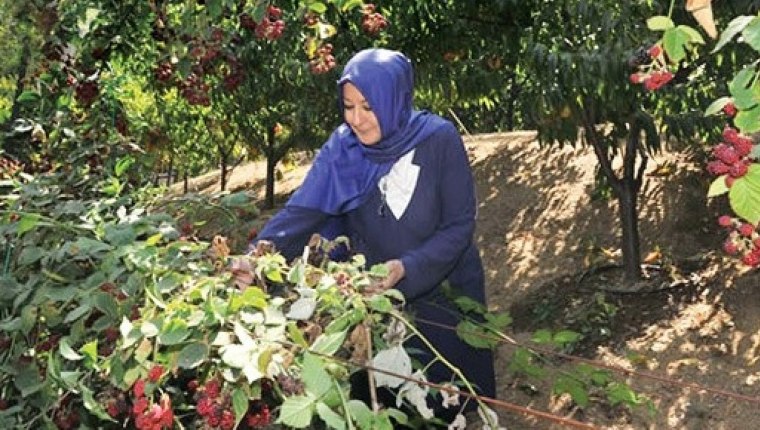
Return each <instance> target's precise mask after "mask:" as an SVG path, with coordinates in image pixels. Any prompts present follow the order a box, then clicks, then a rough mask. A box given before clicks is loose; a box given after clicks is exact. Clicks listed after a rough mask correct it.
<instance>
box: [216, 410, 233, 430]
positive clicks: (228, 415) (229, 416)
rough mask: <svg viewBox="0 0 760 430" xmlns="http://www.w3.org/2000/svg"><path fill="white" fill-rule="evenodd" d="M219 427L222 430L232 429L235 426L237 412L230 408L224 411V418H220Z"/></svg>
mask: <svg viewBox="0 0 760 430" xmlns="http://www.w3.org/2000/svg"><path fill="white" fill-rule="evenodd" d="M219 427H221V428H222V430H232V429H233V428H235V414H234V413H233V412H232V411H230V410H225V411H223V412H222V418H221V419H220V420H219Z"/></svg>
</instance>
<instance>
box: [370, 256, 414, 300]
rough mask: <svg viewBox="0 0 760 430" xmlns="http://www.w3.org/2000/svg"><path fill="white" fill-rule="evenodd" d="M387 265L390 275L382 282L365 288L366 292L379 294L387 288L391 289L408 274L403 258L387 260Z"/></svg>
mask: <svg viewBox="0 0 760 430" xmlns="http://www.w3.org/2000/svg"><path fill="white" fill-rule="evenodd" d="M385 267H386V268H388V275H387V276H386V277H385V278H383V280H381V281H380V282H377V283H374V284H372V285H371V286H369V287H367V288H366V289H365V290H364V291H365V293H369V294H379V293H382V292H383V291H385V290H390V289H391V288H393V287H395V286H396V284H398V283H399V281H401V280H402V279H403V278H404V275H406V270H405V269H404V263H402V262H401V260H388V261H386V262H385Z"/></svg>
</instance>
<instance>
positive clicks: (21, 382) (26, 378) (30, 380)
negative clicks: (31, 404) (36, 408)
mask: <svg viewBox="0 0 760 430" xmlns="http://www.w3.org/2000/svg"><path fill="white" fill-rule="evenodd" d="M13 385H15V386H16V389H18V390H19V391H20V392H21V397H28V396H30V395H31V394H34V393H36V392H37V391H39V390H41V389H42V388H43V387H44V386H45V383H44V382H43V381H42V379H41V378H40V371H39V369H38V368H37V365H35V364H30V365H28V366H25V367H23V368H21V370H19V372H18V373H17V374H16V376H15V377H14V378H13Z"/></svg>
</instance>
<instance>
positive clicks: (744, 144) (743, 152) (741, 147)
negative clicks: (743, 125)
mask: <svg viewBox="0 0 760 430" xmlns="http://www.w3.org/2000/svg"><path fill="white" fill-rule="evenodd" d="M733 145H734V148H735V149H736V152H737V153H738V154H739V155H740V156H742V157H746V156H747V155H749V154H750V152H752V148H753V147H754V146H755V145H754V144H753V143H752V141H751V140H750V139H747V138H746V137H739V138H737V140H736V141H735V142H733Z"/></svg>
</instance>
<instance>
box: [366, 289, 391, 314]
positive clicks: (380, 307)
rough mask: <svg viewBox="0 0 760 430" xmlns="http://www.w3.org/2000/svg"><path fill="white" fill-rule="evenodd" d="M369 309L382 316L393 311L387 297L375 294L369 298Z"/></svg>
mask: <svg viewBox="0 0 760 430" xmlns="http://www.w3.org/2000/svg"><path fill="white" fill-rule="evenodd" d="M369 307H370V308H371V309H372V310H374V311H376V312H380V313H384V314H387V313H390V312H391V311H393V303H392V302H391V300H390V299H389V298H388V297H386V296H384V295H381V294H375V295H373V296H372V297H370V299H369Z"/></svg>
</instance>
